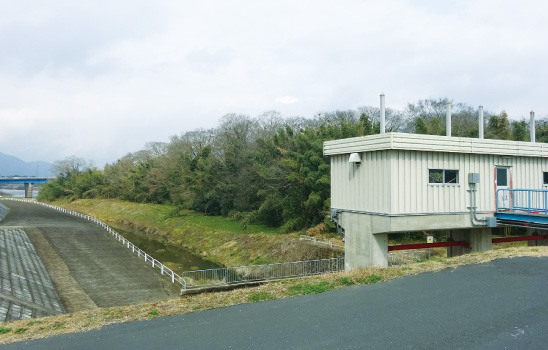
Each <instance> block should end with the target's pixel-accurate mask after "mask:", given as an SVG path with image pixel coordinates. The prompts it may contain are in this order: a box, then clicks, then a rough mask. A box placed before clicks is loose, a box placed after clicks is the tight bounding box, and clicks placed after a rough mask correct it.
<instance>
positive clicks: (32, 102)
mask: <svg viewBox="0 0 548 350" xmlns="http://www.w3.org/2000/svg"><path fill="white" fill-rule="evenodd" d="M547 14H548V2H547V1H526V0H525V1H520V2H516V1H504V0H502V1H501V0H497V1H495V0H493V1H491V0H486V1H483V0H473V1H468V0H458V1H439V0H432V1H427V0H422V1H421V0H414V1H412V0H408V1H406V0H400V1H397V0H394V1H391V0H388V1H386V0H384V1H366V0H356V1H353V0H338V1H324V0H314V1H299V0H288V1H285V0H276V1H257V0H253V1H252V0H250V1H245V0H244V1H229V0H209V1H208V0H202V1H183V0H173V1H170V0H164V1H152V0H131V1H128V0H108V1H104V0H93V1H87V0H78V1H68V0H48V1H38V0H34V1H33V0H29V1H27V0H17V1H13V0H0V128H1V131H0V152H3V153H7V154H10V155H14V156H17V157H19V158H22V159H23V160H26V161H32V160H44V161H49V162H52V161H54V160H59V159H63V158H65V157H67V156H70V155H76V156H79V157H83V158H86V159H88V160H93V161H95V162H96V164H97V165H98V166H99V167H102V166H103V165H104V164H105V163H107V162H108V163H111V162H114V161H115V160H117V159H118V158H120V157H122V156H123V155H125V154H126V153H128V152H135V151H138V150H140V149H142V148H143V147H144V145H145V143H147V142H149V141H164V142H168V141H169V137H170V136H172V135H178V134H181V133H184V132H186V131H191V130H194V129H197V128H204V129H207V128H212V127H215V126H217V123H218V121H219V119H220V118H221V117H222V116H223V115H225V114H227V113H239V114H246V115H249V116H257V115H259V114H260V113H262V112H265V111H268V110H277V111H279V112H280V113H281V114H282V115H283V116H285V117H290V116H303V117H307V118H311V117H313V115H314V114H316V113H318V112H322V111H334V110H337V109H342V110H348V109H355V108H357V107H359V106H378V104H379V95H380V93H381V92H384V93H385V94H386V105H387V107H390V108H394V109H403V108H405V106H406V104H407V103H408V102H416V101H418V100H419V99H424V98H436V99H437V98H445V97H447V98H449V99H451V100H453V101H454V102H464V103H467V104H469V105H471V106H474V107H477V106H478V105H480V104H481V105H484V106H485V109H487V110H489V111H492V112H497V113H498V112H500V111H502V110H506V111H507V112H508V113H509V115H510V117H511V118H514V119H520V118H521V117H528V116H529V111H530V110H534V111H535V112H536V115H537V116H538V117H539V118H540V117H544V116H546V115H548V98H547V97H548V45H547V42H548V17H547Z"/></svg>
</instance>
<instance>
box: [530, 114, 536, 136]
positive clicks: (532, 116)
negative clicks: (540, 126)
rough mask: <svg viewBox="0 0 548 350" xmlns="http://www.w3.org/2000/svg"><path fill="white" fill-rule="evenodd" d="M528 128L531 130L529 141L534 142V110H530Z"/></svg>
mask: <svg viewBox="0 0 548 350" xmlns="http://www.w3.org/2000/svg"><path fill="white" fill-rule="evenodd" d="M529 129H530V131H531V142H535V112H533V111H531V121H530V123H529Z"/></svg>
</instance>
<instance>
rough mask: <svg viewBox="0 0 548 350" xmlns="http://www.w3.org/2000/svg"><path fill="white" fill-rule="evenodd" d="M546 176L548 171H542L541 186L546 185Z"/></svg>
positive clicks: (547, 183)
mask: <svg viewBox="0 0 548 350" xmlns="http://www.w3.org/2000/svg"><path fill="white" fill-rule="evenodd" d="M547 177H548V171H543V172H542V186H548V181H546V180H548V179H547Z"/></svg>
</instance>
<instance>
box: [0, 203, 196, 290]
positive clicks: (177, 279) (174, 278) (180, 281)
mask: <svg viewBox="0 0 548 350" xmlns="http://www.w3.org/2000/svg"><path fill="white" fill-rule="evenodd" d="M2 199H3V200H10V201H16V202H25V203H33V204H38V205H41V206H44V207H47V208H50V209H53V210H57V211H59V212H61V213H65V214H69V215H72V216H75V217H78V218H81V219H84V220H88V221H91V222H93V223H95V224H97V225H99V226H100V227H101V228H103V229H104V230H105V231H107V232H108V233H110V234H111V235H113V236H114V238H116V239H117V240H118V241H119V242H121V243H122V244H123V245H124V246H126V248H128V249H131V252H132V253H134V254H136V255H137V256H138V257H139V258H141V259H143V260H144V261H145V262H147V263H148V264H149V265H150V266H152V268H154V269H158V270H159V271H160V273H161V274H162V275H163V276H167V277H168V278H170V280H171V283H173V284H177V285H180V286H181V292H182V291H183V290H185V289H186V281H185V280H184V278H183V277H181V276H179V275H178V274H176V273H175V272H174V271H173V270H171V269H170V268H169V267H167V266H165V265H164V264H162V263H161V262H160V261H158V260H156V259H154V258H153V257H152V256H150V255H149V254H147V253H146V252H145V251H143V250H141V249H140V248H139V247H137V246H136V245H135V244H133V243H131V242H130V241H128V240H127V239H126V238H125V237H123V236H122V235H121V234H119V233H118V232H116V231H115V230H113V229H112V228H111V227H110V226H108V225H107V224H105V223H104V222H102V221H101V220H99V219H97V218H94V217H93V216H89V215H85V214H82V213H78V212H76V211H73V210H69V209H65V208H61V207H57V206H55V205H51V204H47V203H42V202H36V201H29V200H23V199H16V198H2Z"/></svg>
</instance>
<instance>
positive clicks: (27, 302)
mask: <svg viewBox="0 0 548 350" xmlns="http://www.w3.org/2000/svg"><path fill="white" fill-rule="evenodd" d="M64 312H65V309H64V307H63V305H62V303H61V300H60V298H59V296H58V294H57V292H56V291H55V288H54V287H53V284H52V283H51V280H50V278H49V275H48V273H47V272H46V269H45V267H44V265H43V264H42V261H41V260H40V258H39V256H38V254H37V253H36V250H35V249H34V247H33V245H32V244H31V242H30V240H29V238H28V236H27V234H26V233H25V231H24V230H22V229H19V228H0V322H3V321H10V320H18V319H25V318H31V317H40V316H46V315H52V314H60V313H64Z"/></svg>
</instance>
